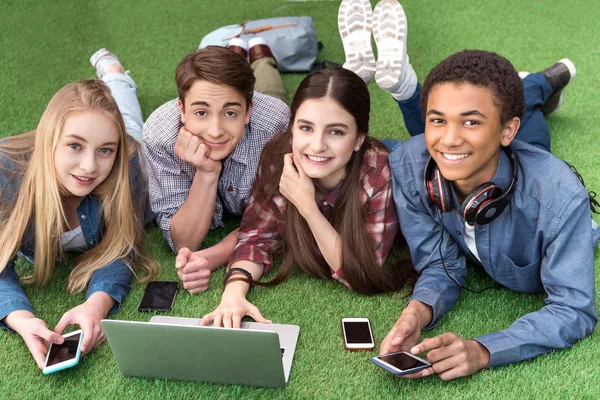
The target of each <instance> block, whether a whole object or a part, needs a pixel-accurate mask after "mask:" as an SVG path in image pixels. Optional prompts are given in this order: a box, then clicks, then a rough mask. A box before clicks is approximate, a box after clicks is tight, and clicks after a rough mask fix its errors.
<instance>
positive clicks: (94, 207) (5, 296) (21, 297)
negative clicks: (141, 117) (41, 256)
mask: <svg viewBox="0 0 600 400" xmlns="http://www.w3.org/2000/svg"><path fill="white" fill-rule="evenodd" d="M1 158H2V160H1V161H2V163H3V164H4V165H5V166H6V167H8V168H10V162H7V161H6V160H5V159H4V157H1ZM130 171H131V172H130V179H131V182H132V185H131V186H132V190H135V191H136V192H137V193H136V194H140V193H141V194H145V195H146V196H147V192H146V191H144V190H143V188H142V185H141V184H142V183H143V179H139V177H140V175H139V174H140V169H139V162H138V158H137V155H135V156H134V157H132V159H131V160H130ZM20 178H21V176H18V175H16V174H11V173H7V172H6V171H3V170H2V169H0V188H2V198H1V199H0V200H1V201H2V202H3V203H5V204H6V203H8V202H12V201H13V200H14V198H16V195H17V191H18V188H19V186H18V184H17V182H20V181H21V179H20ZM134 193H135V192H134ZM11 196H15V197H14V198H12V197H11ZM142 201H143V202H144V203H145V201H144V199H142ZM101 206H102V205H101V202H100V199H98V198H97V197H95V196H93V195H87V196H85V197H84V198H83V199H82V200H81V202H80V204H79V207H77V216H78V219H79V224H80V225H81V230H82V232H83V236H84V237H85V242H86V244H87V248H88V250H89V249H92V248H93V247H95V246H96V245H97V244H98V243H99V242H100V241H101V240H102V237H101V230H100V227H101V222H102V208H101ZM25 238H26V239H24V240H23V242H22V244H21V248H20V249H19V253H20V254H21V255H23V256H25V257H26V258H27V259H28V260H29V261H33V256H34V249H35V247H34V246H35V244H34V242H33V239H32V238H31V235H30V234H29V235H28V234H26V235H25ZM15 259H16V257H15V258H13V259H12V260H11V261H10V262H9V263H8V265H7V266H6V268H4V270H3V271H2V272H1V273H0V328H7V325H6V324H5V323H4V321H3V320H4V318H5V317H6V316H7V315H8V314H10V313H11V312H13V311H18V310H27V311H30V312H32V313H33V308H32V306H31V304H30V303H29V300H27V297H26V296H25V292H24V291H23V289H22V287H21V284H20V282H19V277H18V276H17V273H16V271H15ZM132 277H133V271H132V269H131V268H130V267H129V266H128V265H127V263H126V262H125V261H123V260H115V261H113V262H112V263H110V264H108V265H106V266H105V267H102V268H100V269H98V270H96V271H95V272H94V273H93V274H92V277H91V279H90V282H89V285H88V290H87V293H86V298H89V297H90V296H91V295H92V294H94V293H96V292H105V293H106V294H108V295H109V296H110V297H111V298H112V299H113V300H115V301H116V304H115V305H114V306H113V308H112V309H111V312H116V311H117V310H118V309H119V305H120V303H121V302H122V301H123V299H124V298H125V296H126V295H127V293H129V290H130V289H131V279H132Z"/></svg>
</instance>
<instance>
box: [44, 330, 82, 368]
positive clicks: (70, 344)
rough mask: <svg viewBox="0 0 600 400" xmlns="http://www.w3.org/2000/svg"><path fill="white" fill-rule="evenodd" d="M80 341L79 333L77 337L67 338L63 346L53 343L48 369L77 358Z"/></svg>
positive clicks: (47, 364)
mask: <svg viewBox="0 0 600 400" xmlns="http://www.w3.org/2000/svg"><path fill="white" fill-rule="evenodd" d="M80 339H81V333H78V334H76V335H73V336H68V337H66V338H65V341H64V342H63V343H62V344H56V343H52V345H51V346H50V354H49V355H48V362H47V363H46V367H51V366H53V365H55V364H58V363H61V362H64V361H67V360H71V359H73V358H76V357H77V347H78V346H79V340H80Z"/></svg>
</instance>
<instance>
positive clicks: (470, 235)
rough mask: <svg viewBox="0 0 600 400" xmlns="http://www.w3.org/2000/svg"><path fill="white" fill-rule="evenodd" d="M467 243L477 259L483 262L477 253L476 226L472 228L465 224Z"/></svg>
mask: <svg viewBox="0 0 600 400" xmlns="http://www.w3.org/2000/svg"><path fill="white" fill-rule="evenodd" d="M464 233H465V243H466V245H467V247H468V248H469V250H471V253H472V254H473V255H474V256H475V258H476V259H477V260H478V261H479V262H481V258H479V253H477V246H476V244H475V225H473V226H471V225H469V224H468V223H466V222H465V232H464Z"/></svg>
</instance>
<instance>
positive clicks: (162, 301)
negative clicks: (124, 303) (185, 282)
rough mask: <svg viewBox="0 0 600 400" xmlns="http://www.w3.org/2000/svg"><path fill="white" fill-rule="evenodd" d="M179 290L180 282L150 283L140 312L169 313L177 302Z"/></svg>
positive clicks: (139, 309) (141, 303) (139, 308)
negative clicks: (176, 297)
mask: <svg viewBox="0 0 600 400" xmlns="http://www.w3.org/2000/svg"><path fill="white" fill-rule="evenodd" d="M177 289H179V282H168V281H151V282H148V285H146V290H145V291H144V297H142V301H141V302H140V306H139V307H138V311H169V310H170V309H171V308H172V307H173V303H174V302H175V296H176V295H177Z"/></svg>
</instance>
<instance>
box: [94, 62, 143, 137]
mask: <svg viewBox="0 0 600 400" xmlns="http://www.w3.org/2000/svg"><path fill="white" fill-rule="evenodd" d="M102 80H103V81H104V82H105V83H106V85H107V86H108V87H109V88H110V92H111V94H112V95H113V97H114V99H115V101H116V102H117V106H118V107H119V111H120V112H121V115H122V116H123V122H124V123H125V131H127V133H128V134H129V136H131V137H132V138H134V139H135V140H137V141H138V142H139V143H140V144H142V142H143V141H144V140H143V138H142V128H143V126H144V118H143V117H142V109H141V107H140V102H139V101H138V98H137V85H136V84H135V82H134V81H133V79H131V77H129V75H126V74H121V73H119V72H111V73H108V74H106V75H104V76H103V77H102Z"/></svg>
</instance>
